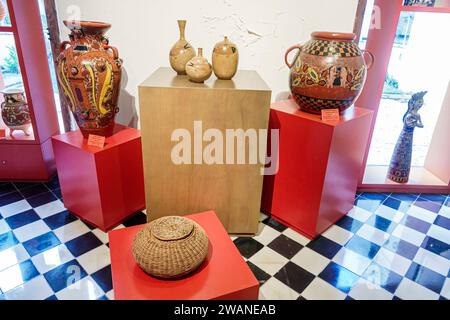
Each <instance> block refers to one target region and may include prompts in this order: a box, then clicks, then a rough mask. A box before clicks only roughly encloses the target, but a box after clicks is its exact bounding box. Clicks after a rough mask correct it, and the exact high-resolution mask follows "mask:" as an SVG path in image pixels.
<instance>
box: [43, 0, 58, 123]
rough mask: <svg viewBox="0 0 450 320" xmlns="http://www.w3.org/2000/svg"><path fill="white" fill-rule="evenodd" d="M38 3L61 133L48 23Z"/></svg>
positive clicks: (56, 81) (56, 82)
mask: <svg viewBox="0 0 450 320" xmlns="http://www.w3.org/2000/svg"><path fill="white" fill-rule="evenodd" d="M38 3H39V11H40V15H41V22H42V28H43V32H44V34H45V35H46V36H45V46H46V49H47V57H48V66H49V69H50V75H51V78H52V87H53V95H54V98H55V104H56V111H57V113H58V123H59V130H60V131H61V132H64V122H63V119H62V112H61V101H60V98H59V91H58V80H57V77H56V70H55V64H54V62H53V53H52V48H51V43H50V40H49V37H48V36H47V35H48V22H47V16H46V14H45V4H44V0H39V2H38Z"/></svg>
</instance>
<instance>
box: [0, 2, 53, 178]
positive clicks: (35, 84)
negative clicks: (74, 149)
mask: <svg viewBox="0 0 450 320" xmlns="http://www.w3.org/2000/svg"><path fill="white" fill-rule="evenodd" d="M0 92H2V94H0V104H1V109H2V110H1V117H0V181H1V180H21V181H28V180H47V179H49V178H50V177H51V176H52V175H54V173H55V170H54V167H55V165H54V160H53V152H52V149H51V140H50V138H51V136H52V135H55V134H58V133H59V126H58V120H57V113H56V107H55V100H54V93H53V89H52V81H51V74H50V70H49V65H48V54H47V49H46V44H45V38H44V34H43V28H42V23H41V15H40V11H39V6H38V3H37V2H34V1H26V0H14V1H12V0H0ZM5 99H6V101H5ZM23 168H27V169H23Z"/></svg>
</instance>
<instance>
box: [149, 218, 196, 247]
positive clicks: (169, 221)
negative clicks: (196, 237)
mask: <svg viewBox="0 0 450 320" xmlns="http://www.w3.org/2000/svg"><path fill="white" fill-rule="evenodd" d="M193 230H194V224H193V223H192V221H190V220H189V219H186V218H183V217H174V216H171V217H164V218H161V219H158V220H156V221H155V223H154V225H153V227H152V235H153V236H154V237H155V238H157V239H159V240H161V241H176V240H181V239H184V238H187V237H188V236H189V235H190V234H191V233H192V231H193Z"/></svg>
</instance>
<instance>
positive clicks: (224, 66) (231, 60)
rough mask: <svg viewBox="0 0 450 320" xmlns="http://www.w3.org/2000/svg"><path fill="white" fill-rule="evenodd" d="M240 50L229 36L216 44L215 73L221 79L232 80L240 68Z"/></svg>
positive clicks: (213, 58) (213, 62)
mask: <svg viewBox="0 0 450 320" xmlns="http://www.w3.org/2000/svg"><path fill="white" fill-rule="evenodd" d="M238 64H239V50H238V48H237V46H236V45H235V44H234V43H233V42H231V41H230V40H229V39H228V37H225V39H224V40H223V41H221V42H219V43H217V44H216V45H215V46H214V50H213V54H212V65H213V70H214V74H215V75H216V77H217V78H218V79H220V80H231V79H232V78H233V77H234V76H235V74H236V72H237V69H238Z"/></svg>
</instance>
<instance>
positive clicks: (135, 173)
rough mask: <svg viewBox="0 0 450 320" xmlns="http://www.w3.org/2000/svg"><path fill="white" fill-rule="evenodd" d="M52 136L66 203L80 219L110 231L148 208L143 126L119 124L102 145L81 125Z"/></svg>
mask: <svg viewBox="0 0 450 320" xmlns="http://www.w3.org/2000/svg"><path fill="white" fill-rule="evenodd" d="M52 142H53V149H54V152H55V159H56V166H57V169H58V176H59V181H60V185H61V192H62V196H63V200H64V205H65V207H66V208H67V209H68V210H70V211H71V212H73V213H74V214H75V215H76V216H78V217H79V218H80V219H82V220H85V221H87V222H88V223H90V224H92V225H94V226H96V227H98V228H100V229H101V230H103V231H107V230H110V229H112V228H114V227H115V226H117V225H119V224H120V223H121V222H123V221H124V220H125V219H126V218H128V217H129V216H131V215H132V214H134V213H136V212H137V211H140V210H143V209H144V208H145V193H144V178H143V177H144V175H143V165H142V147H141V135H140V132H139V130H136V129H131V128H127V127H124V126H120V125H116V130H115V134H114V135H113V136H111V137H109V138H107V139H106V145H105V147H104V148H103V149H100V148H96V147H90V146H88V145H87V140H86V139H83V136H82V134H81V132H80V131H76V132H70V133H68V134H64V135H59V136H55V137H53V138H52Z"/></svg>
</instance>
